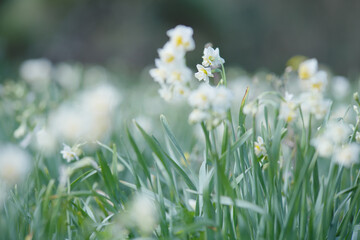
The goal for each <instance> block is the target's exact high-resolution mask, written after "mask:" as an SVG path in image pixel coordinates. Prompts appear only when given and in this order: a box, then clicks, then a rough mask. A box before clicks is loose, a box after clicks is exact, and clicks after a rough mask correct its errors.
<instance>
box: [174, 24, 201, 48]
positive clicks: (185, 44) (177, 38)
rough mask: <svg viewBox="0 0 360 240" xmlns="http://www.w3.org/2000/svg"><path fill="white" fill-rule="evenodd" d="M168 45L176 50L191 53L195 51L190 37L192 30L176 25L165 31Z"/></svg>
mask: <svg viewBox="0 0 360 240" xmlns="http://www.w3.org/2000/svg"><path fill="white" fill-rule="evenodd" d="M167 35H168V36H169V37H170V43H171V44H172V45H173V46H174V47H175V48H177V49H181V50H184V51H191V50H194V49H195V42H194V39H193V37H192V35H193V29H192V28H191V27H186V26H183V25H178V26H176V27H175V28H173V29H170V30H168V31H167Z"/></svg>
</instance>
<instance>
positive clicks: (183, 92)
mask: <svg viewBox="0 0 360 240" xmlns="http://www.w3.org/2000/svg"><path fill="white" fill-rule="evenodd" d="M189 93H190V89H189V88H188V87H187V86H185V85H182V84H176V85H174V88H173V97H174V98H175V99H177V100H181V99H183V97H187V96H188V95H189Z"/></svg>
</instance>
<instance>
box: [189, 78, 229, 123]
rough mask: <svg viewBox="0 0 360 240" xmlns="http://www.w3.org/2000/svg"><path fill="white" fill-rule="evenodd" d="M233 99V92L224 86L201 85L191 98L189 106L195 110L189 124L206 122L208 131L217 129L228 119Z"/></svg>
mask: <svg viewBox="0 0 360 240" xmlns="http://www.w3.org/2000/svg"><path fill="white" fill-rule="evenodd" d="M232 97H233V96H232V94H231V92H230V91H229V90H228V89H227V88H226V87H224V86H219V87H212V86H210V85H208V84H201V85H200V86H199V88H198V89H196V90H195V91H193V92H192V93H191V94H190V96H189V104H190V106H192V107H193V108H194V110H193V111H192V112H191V114H190V116H189V122H190V123H193V124H194V123H200V122H203V121H205V122H206V125H207V127H208V129H212V128H214V127H216V126H217V125H219V124H220V123H221V121H222V120H224V119H225V118H226V112H227V110H228V109H229V108H230V106H231V101H232Z"/></svg>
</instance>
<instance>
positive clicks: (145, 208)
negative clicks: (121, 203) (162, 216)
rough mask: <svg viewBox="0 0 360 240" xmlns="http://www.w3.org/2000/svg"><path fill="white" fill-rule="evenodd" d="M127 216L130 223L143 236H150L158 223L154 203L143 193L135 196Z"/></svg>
mask: <svg viewBox="0 0 360 240" xmlns="http://www.w3.org/2000/svg"><path fill="white" fill-rule="evenodd" d="M129 216H130V220H131V222H132V223H133V224H135V225H136V226H137V227H138V228H139V229H140V231H141V232H143V233H145V234H150V233H151V232H152V231H153V230H154V228H155V227H156V225H157V222H158V214H157V208H156V206H155V203H154V201H153V200H151V199H150V198H149V197H148V196H147V195H145V194H144V193H139V194H137V195H136V196H135V198H134V200H133V202H132V203H131V206H130V208H129Z"/></svg>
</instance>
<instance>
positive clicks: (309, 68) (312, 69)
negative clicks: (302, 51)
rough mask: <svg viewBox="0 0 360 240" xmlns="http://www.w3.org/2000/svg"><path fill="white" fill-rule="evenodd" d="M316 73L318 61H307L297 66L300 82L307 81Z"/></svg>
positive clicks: (313, 59)
mask: <svg viewBox="0 0 360 240" xmlns="http://www.w3.org/2000/svg"><path fill="white" fill-rule="evenodd" d="M317 71H318V61H317V60H316V59H315V58H312V59H308V60H306V61H304V62H302V63H300V65H299V70H298V73H299V77H300V79H302V80H307V79H309V78H311V77H312V76H314V75H315V73H316V72H317Z"/></svg>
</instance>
